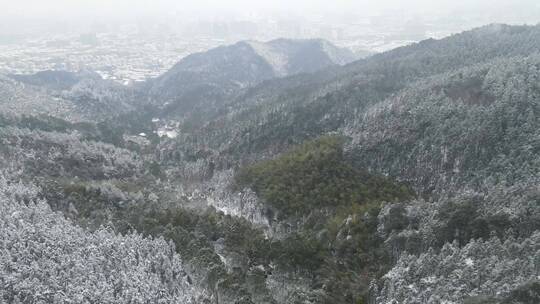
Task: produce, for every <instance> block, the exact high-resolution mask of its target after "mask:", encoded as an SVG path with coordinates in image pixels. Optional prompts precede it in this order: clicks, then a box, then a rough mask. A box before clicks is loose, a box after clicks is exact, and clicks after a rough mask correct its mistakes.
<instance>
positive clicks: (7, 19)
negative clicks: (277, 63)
mask: <svg viewBox="0 0 540 304" xmlns="http://www.w3.org/2000/svg"><path fill="white" fill-rule="evenodd" d="M389 9H392V10H395V11H399V12H403V13H405V14H409V15H415V14H417V15H422V14H424V15H426V14H429V13H430V12H441V11H442V12H445V13H447V14H448V16H449V17H452V16H459V15H460V14H462V13H463V12H467V11H476V12H480V14H482V12H483V11H484V10H485V11H486V13H489V14H490V16H494V17H493V18H492V19H490V22H506V23H508V22H509V21H508V20H516V19H517V21H519V18H515V16H516V15H518V16H521V14H523V15H526V14H529V15H531V14H530V12H535V13H534V14H536V12H540V0H0V34H2V33H6V32H10V31H16V30H24V27H25V26H28V24H32V25H33V26H34V28H36V27H37V28H39V27H40V22H41V23H44V22H68V23H67V24H70V25H73V24H74V23H77V22H81V23H82V22H86V23H88V24H89V23H95V22H104V23H107V22H113V21H114V22H116V23H118V22H124V20H136V19H140V18H154V19H156V20H158V21H159V20H162V19H164V17H165V16H169V17H170V16H173V17H174V16H182V17H178V19H181V18H184V19H194V20H198V19H199V20H204V19H210V20H212V19H216V18H221V19H227V18H231V17H236V18H249V17H265V16H266V15H268V16H270V15H272V14H282V15H287V14H288V15H290V16H308V15H309V16H313V15H314V14H318V15H320V16H321V17H322V18H324V17H325V16H329V17H330V15H336V14H338V15H339V14H341V13H353V14H356V15H373V14H377V13H378V12H380V11H387V10H389ZM516 12H519V13H518V14H516ZM538 14H539V17H538V20H536V16H535V15H533V17H532V18H531V17H530V16H529V17H528V20H527V21H524V22H523V23H525V22H527V23H531V20H533V21H536V22H534V23H538V22H540V13H538ZM510 15H512V17H513V18H514V19H509V18H506V17H508V16H510Z"/></svg>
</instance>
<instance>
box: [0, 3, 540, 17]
mask: <svg viewBox="0 0 540 304" xmlns="http://www.w3.org/2000/svg"><path fill="white" fill-rule="evenodd" d="M535 3H540V1H538V0H0V7H1V10H0V16H1V15H5V14H17V15H20V14H24V15H27V16H30V15H34V16H35V15H40V16H44V15H58V14H95V13H115V14H141V13H151V12H163V11H171V10H179V11H218V12H219V11H223V12H233V13H243V12H246V11H252V12H263V11H268V10H273V11H275V10H280V11H289V10H290V11H296V12H301V11H302V10H306V11H320V12H325V11H346V10H350V9H354V10H365V11H375V10H379V9H389V8H396V9H405V10H423V9H443V8H445V9H463V8H467V7H478V6H486V7H489V8H493V7H497V6H500V7H503V6H505V5H512V4H513V5H523V6H531V5H533V6H534V5H535ZM538 5H539V4H536V6H538Z"/></svg>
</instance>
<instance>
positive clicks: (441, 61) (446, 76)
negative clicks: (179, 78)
mask: <svg viewBox="0 0 540 304" xmlns="http://www.w3.org/2000/svg"><path fill="white" fill-rule="evenodd" d="M287 43H288V42H287V41H286V40H283V41H279V40H278V41H276V42H272V44H274V45H273V46H272V47H273V48H278V47H280V45H282V44H287ZM251 44H252V45H253V44H254V43H253V42H252V43H251ZM236 47H239V48H240V49H241V50H238V53H235V54H236V55H237V56H244V55H245V53H243V52H244V51H249V48H248V46H246V44H241V45H240V46H236ZM252 47H253V46H252ZM257 47H259V48H262V46H254V47H253V48H257ZM265 47H266V48H268V46H265ZM288 48H290V47H288ZM242 49H243V50H242ZM223 51H224V50H223V49H222V50H217V51H216V52H218V53H219V52H223ZM263 51H264V52H270V51H269V50H268V49H265V50H261V49H259V51H258V54H262V53H263ZM272 51H274V52H275V50H272ZM250 52H251V51H250ZM539 53H540V26H506V25H490V26H486V27H482V28H478V29H474V30H471V31H468V32H465V33H462V34H457V35H454V36H451V37H448V38H445V39H442V40H427V41H423V42H420V43H418V44H414V45H411V46H407V47H403V48H399V49H396V50H393V51H389V52H386V53H383V54H379V55H374V56H372V57H370V58H366V59H363V60H360V61H356V62H353V63H350V64H348V65H345V66H335V65H332V66H329V67H326V68H323V69H318V71H310V72H313V73H305V74H299V75H293V76H288V77H282V78H276V79H265V80H264V81H263V80H261V81H258V80H257V81H253V82H252V83H249V85H247V83H248V82H246V85H245V86H238V84H234V85H233V86H236V87H235V88H234V89H232V90H234V94H230V95H229V94H225V95H221V97H219V98H215V99H214V101H215V102H213V101H211V102H209V103H202V104H197V103H196V104H195V105H193V106H194V107H195V108H196V107H197V106H207V107H211V108H209V109H206V110H205V111H206V113H205V114H204V115H203V116H196V115H195V113H194V112H193V113H189V111H188V112H185V113H183V115H185V116H184V117H183V118H182V119H179V116H174V115H176V114H178V113H180V112H178V113H174V112H171V114H173V113H174V115H173V116H172V117H176V118H175V119H177V120H178V121H177V122H176V124H175V125H174V128H175V131H176V132H178V136H177V137H176V138H167V137H161V138H160V137H159V136H157V135H155V134H153V133H152V132H153V131H155V130H156V128H159V127H161V126H160V125H159V124H160V121H167V120H171V119H172V118H171V116H167V115H164V114H163V113H165V112H162V111H163V108H162V105H160V104H158V105H156V104H155V103H154V101H152V102H150V103H146V102H147V101H148V100H151V99H148V96H146V95H145V94H146V93H145V91H144V90H143V91H136V92H133V95H130V96H134V97H133V98H134V99H136V100H129V101H128V100H124V101H125V102H127V103H128V104H129V105H130V107H134V108H136V109H137V110H136V112H129V110H128V112H127V113H128V114H127V115H119V116H116V117H115V118H114V119H104V120H102V121H101V122H99V123H97V124H96V123H92V122H84V123H81V122H73V121H72V122H68V121H64V120H62V119H59V118H51V117H47V116H43V115H39V116H36V115H24V116H22V115H21V113H24V112H16V111H15V112H10V113H9V115H6V116H2V117H0V142H1V143H2V145H1V146H0V163H1V164H2V165H3V168H4V169H3V170H2V171H3V175H4V177H3V178H2V179H0V188H1V189H3V190H2V191H3V192H2V191H0V198H1V199H2V204H3V205H2V207H3V208H8V209H6V210H8V211H7V212H5V213H4V212H2V214H3V217H2V220H3V223H4V224H2V225H3V226H4V227H10V228H9V229H10V231H12V232H13V233H10V234H9V235H10V237H9V238H7V239H6V240H5V241H4V243H0V244H1V246H2V247H1V248H2V249H4V251H6V252H9V254H10V255H8V257H9V256H12V257H18V256H20V255H21V254H22V253H21V252H25V250H28V251H30V252H35V249H34V247H32V246H49V247H50V246H51V245H50V244H51V242H50V241H49V240H51V239H52V240H56V239H57V238H58V235H66V236H65V239H66V240H72V239H73V240H75V241H73V242H72V243H71V244H81V243H88V246H90V247H91V245H90V244H95V245H92V246H94V247H92V248H95V250H94V251H92V252H93V256H92V259H93V261H98V262H96V263H93V262H92V264H91V265H92V267H93V268H92V269H93V271H95V272H96V276H92V277H91V278H89V279H88V280H84V281H80V284H83V285H84V286H87V287H88V286H93V287H88V288H86V290H87V292H86V294H85V295H86V297H87V299H91V300H102V301H104V302H106V303H107V301H111V302H113V301H117V302H127V301H128V299H131V301H135V302H137V301H142V302H144V301H158V300H160V301H163V302H167V303H184V302H187V301H194V303H206V302H209V303H215V302H217V303H272V304H278V303H356V304H357V303H497V304H502V303H537V302H538V301H539V293H538V286H539V284H540V283H539V282H538V277H539V276H540V241H539V234H538V233H539V232H538V231H539V229H540V195H539V192H538V186H537V184H538V180H539V174H540V171H539V169H538V168H540V166H539V162H540V158H539V157H538V151H539V147H540V133H539V132H540V131H538V130H540V121H539V120H538V114H539V113H540V112H539V111H540V108H539V107H540V99H539V98H540V89H539V86H538V84H539V81H540V57H539V55H538V54H539ZM266 55H268V54H266ZM199 56H203V55H199ZM243 58H247V59H249V60H248V61H250V60H251V59H253V58H254V57H253V58H250V57H243ZM201 60H202V63H205V62H206V63H209V62H207V61H205V60H203V59H201ZM180 65H182V63H180ZM216 66H219V65H216ZM261 66H262V65H261ZM222 68H223V69H224V71H227V72H231V73H232V74H231V75H235V74H236V73H237V72H242V73H244V72H245V71H236V72H235V71H234V70H232V71H228V67H227V66H226V65H225V66H224V67H222ZM267 68H268V66H267ZM248 71H252V70H248ZM262 71H268V73H269V74H268V75H270V74H272V73H274V72H275V68H272V67H270V68H268V69H263V70H262ZM292 74H294V73H292ZM240 75H244V76H246V74H240ZM214 76H216V77H218V78H221V76H222V75H214ZM244 76H242V77H244ZM281 76H284V75H281ZM163 77H166V76H163ZM227 77H228V76H227ZM246 77H251V76H250V75H247V76H246ZM269 77H270V76H269ZM273 77H275V75H274V76H271V78H273ZM261 79H262V78H261ZM200 85H202V86H215V87H217V88H219V89H220V90H224V91H226V90H228V88H232V86H231V87H229V85H230V83H221V84H219V83H218V81H217V80H215V81H211V82H205V80H200ZM32 86H33V90H34V89H35V88H34V87H38V86H35V85H32ZM38 88H39V87H38ZM136 89H137V90H140V88H136ZM175 89H177V90H178V91H176V92H174V93H172V92H169V93H170V94H171V98H175V97H174V96H175V94H180V95H179V96H181V94H184V93H185V92H188V91H189V90H190V89H189V88H188V89H186V91H184V89H185V88H183V87H176V88H175ZM141 94H142V95H141ZM186 94H187V93H186ZM214 97H215V96H214ZM130 98H131V97H130ZM137 98H141V99H137ZM205 102H206V101H205ZM141 106H144V108H142V107H141ZM143 109H148V111H146V110H143ZM165 109H167V108H165ZM52 114H54V113H51V114H50V115H52ZM119 114H122V112H120V113H119ZM52 116H55V115H52ZM201 117H204V118H205V119H204V120H202V121H200V122H199V123H200V124H199V125H198V127H193V121H194V120H197V119H200V118H201ZM152 119H154V120H155V121H157V122H153V121H152ZM168 127H170V128H172V127H171V126H168ZM139 133H144V136H143V135H140V134H139ZM44 202H47V203H48V205H49V206H46V204H44ZM36 203H37V204H36ZM36 208H37V209H39V210H45V211H40V213H42V214H46V216H45V217H40V216H37V215H36V212H35V211H33V210H34V209H36ZM48 208H52V209H53V210H56V211H59V212H61V214H60V213H52V212H51V211H50V209H48ZM18 209H21V210H23V211H21V212H19V213H18V211H17V210H18ZM63 217H67V218H69V219H70V220H71V221H72V222H67V221H65V220H64V219H63ZM44 218H46V219H44ZM19 219H22V222H21V220H19ZM25 221H26V222H31V223H32V225H37V226H38V229H41V230H43V231H44V235H43V236H41V237H40V238H37V239H33V238H32V237H31V234H24V233H21V232H20V231H22V230H24V229H25V227H29V226H28V225H24V224H18V223H25ZM53 222H54V224H53ZM75 225H78V226H80V227H82V228H79V227H75ZM63 226H66V229H62V227H63ZM32 227H33V226H32ZM100 227H106V229H108V230H107V231H104V230H103V229H104V228H100ZM21 229H22V230H21ZM25 231H26V230H25ZM141 235H142V236H141ZM19 239H24V240H27V239H30V240H31V241H28V242H26V243H25V244H27V245H25V246H23V247H17V248H18V249H17V250H14V249H11V248H10V247H9V246H11V245H10V244H11V243H13V242H16V241H17V240H19ZM163 240H165V241H163ZM167 241H170V242H172V244H166V242H167ZM70 242H71V241H70ZM119 242H120V243H119ZM53 243H54V242H53ZM134 243H137V244H139V245H132V244H134ZM28 244H31V245H28ZM40 244H41V245H40ZM61 244H63V243H58V245H59V246H60V247H61V249H58V248H57V249H55V252H60V251H62V255H64V256H68V257H69V260H71V261H74V262H75V263H80V261H81V253H80V252H79V251H76V250H75V251H70V249H69V248H70V246H68V245H65V246H64V245H61ZM98 244H110V247H109V249H104V248H102V247H103V246H104V245H101V246H100V245H98ZM122 246H124V247H122ZM53 247H54V246H53ZM139 247H140V248H144V249H140V250H139V251H137V248H139ZM40 248H41V247H40ZM66 248H67V249H66ZM133 248H134V249H133ZM171 248H174V251H175V252H171ZM106 250H110V251H107V252H111V253H112V254H113V256H115V257H117V260H119V261H122V263H120V264H115V265H118V266H117V267H118V270H117V271H116V272H114V273H118V275H116V274H109V273H110V271H111V268H110V267H109V268H108V266H107V264H106V263H107V261H106V259H105V260H104V259H103V258H102V256H103V252H105V251H106ZM130 250H131V251H130ZM121 252H136V253H134V255H127V256H125V257H122V256H121V255H120V253H121ZM156 252H166V256H163V257H160V255H159V254H158V255H157V257H156ZM6 259H7V260H6V261H8V262H9V261H11V262H9V263H11V264H9V263H8V262H6V263H8V264H9V265H11V266H9V267H4V266H2V267H3V268H0V271H1V272H0V279H2V280H4V281H3V282H7V284H8V285H7V286H10V288H9V289H6V291H4V293H3V294H0V295H1V296H2V297H3V299H4V300H5V301H15V299H16V298H17V299H18V300H20V301H21V302H23V303H24V301H32V300H35V299H38V298H39V297H42V298H39V299H42V301H47V299H49V298H47V297H48V295H43V294H42V293H40V292H39V291H38V289H32V288H29V287H28V284H27V283H28V280H30V279H28V280H26V279H24V278H32V280H34V281H36V282H39V286H45V287H40V288H43V289H40V290H53V291H62V292H63V294H64V295H63V296H62V295H61V294H59V295H58V296H59V297H60V298H59V300H68V299H70V300H71V299H74V297H75V296H76V295H77V294H78V292H77V291H73V290H72V289H69V288H68V287H66V286H65V285H62V284H60V283H57V282H65V281H66V280H68V279H69V278H70V277H69V274H66V273H64V272H62V271H60V272H58V270H57V269H59V268H60V269H64V268H62V267H67V268H69V267H70V266H66V265H64V264H62V263H61V262H58V261H57V260H54V256H50V257H46V258H42V259H41V260H40V261H43V262H45V261H47V259H51V260H50V261H49V262H47V265H48V266H47V267H48V268H47V269H55V270H54V271H56V273H57V274H58V273H61V274H62V275H55V276H53V277H54V278H57V281H50V280H46V279H45V278H44V277H42V276H39V275H38V274H37V273H36V272H35V271H34V270H32V269H33V268H32V267H30V266H28V265H33V264H32V261H33V260H35V259H38V258H37V257H36V256H35V255H31V258H28V259H26V260H20V259H18V258H15V259H13V258H12V259H11V260H10V258H6ZM156 263H157V264H156ZM8 264H5V263H4V264H3V265H8ZM170 264H172V265H176V266H174V267H172V269H173V270H172V272H167V271H166V270H165V269H166V268H168V267H169V266H168V265H170ZM83 266H84V267H90V263H88V264H85V263H83ZM84 267H80V268H77V269H79V270H81V271H86V270H85V268H84ZM15 269H18V271H15ZM113 269H117V268H113ZM54 271H53V270H51V272H54ZM14 273H17V274H21V275H13V274H14ZM125 273H127V274H130V275H134V276H135V277H137V278H138V279H137V281H136V282H132V283H133V284H134V285H130V284H131V283H130V282H127V283H129V284H127V283H126V282H123V281H122V279H121V275H122V274H125ZM100 275H103V276H104V277H106V278H107V279H106V280H105V281H106V283H104V284H102V285H100V284H98V282H99V281H100V279H99V278H102V277H100ZM138 285H141V286H144V289H143V288H141V289H140V293H139V295H140V298H135V296H134V294H133V289H132V288H135V287H136V286H138ZM97 286H99V288H102V289H99V288H98V287H97ZM156 289H160V290H164V291H165V292H164V293H160V295H157V294H156V293H155V290H156ZM98 290H105V291H106V292H105V294H106V296H103V297H102V298H100V296H99V294H100V292H99V291H98ZM67 291H69V292H67ZM101 294H103V293H101ZM51 299H52V298H51ZM55 300H56V299H55ZM205 301H206V302H205Z"/></svg>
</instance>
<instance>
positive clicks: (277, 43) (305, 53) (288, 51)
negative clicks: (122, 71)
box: [148, 39, 354, 116]
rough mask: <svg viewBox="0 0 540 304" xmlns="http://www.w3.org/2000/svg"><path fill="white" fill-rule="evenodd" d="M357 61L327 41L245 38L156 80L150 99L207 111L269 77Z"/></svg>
mask: <svg viewBox="0 0 540 304" xmlns="http://www.w3.org/2000/svg"><path fill="white" fill-rule="evenodd" d="M352 60H354V55H353V54H352V52H350V51H348V50H345V49H340V48H337V47H335V46H333V45H331V44H330V43H329V42H327V41H324V40H287V39H279V40H274V41H270V42H266V43H263V42H257V41H244V42H239V43H236V44H234V45H230V46H224V47H218V48H216V49H212V50H210V51H208V52H205V53H199V54H193V55H190V56H188V57H186V58H184V59H182V60H181V61H180V62H178V63H177V64H176V65H175V66H174V67H172V68H171V69H170V70H169V71H168V72H167V73H165V74H164V75H162V76H161V77H159V78H157V79H156V80H154V81H151V83H150V84H148V87H149V99H150V100H151V102H152V103H154V104H157V105H158V106H164V107H165V111H163V113H168V114H170V113H171V111H172V113H176V114H178V115H184V116H186V115H185V113H184V112H186V111H187V112H189V113H191V114H192V113H193V112H195V111H208V109H212V108H214V107H219V106H220V104H221V103H222V102H223V100H227V99H229V98H230V97H232V96H235V94H236V93H238V92H239V91H241V90H242V89H245V88H248V87H251V86H254V85H257V84H259V83H261V82H263V81H265V80H268V79H273V78H276V77H284V76H289V75H294V74H299V73H309V72H313V71H317V70H321V69H324V68H327V67H330V66H334V65H339V64H345V63H348V62H350V61H352Z"/></svg>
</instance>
